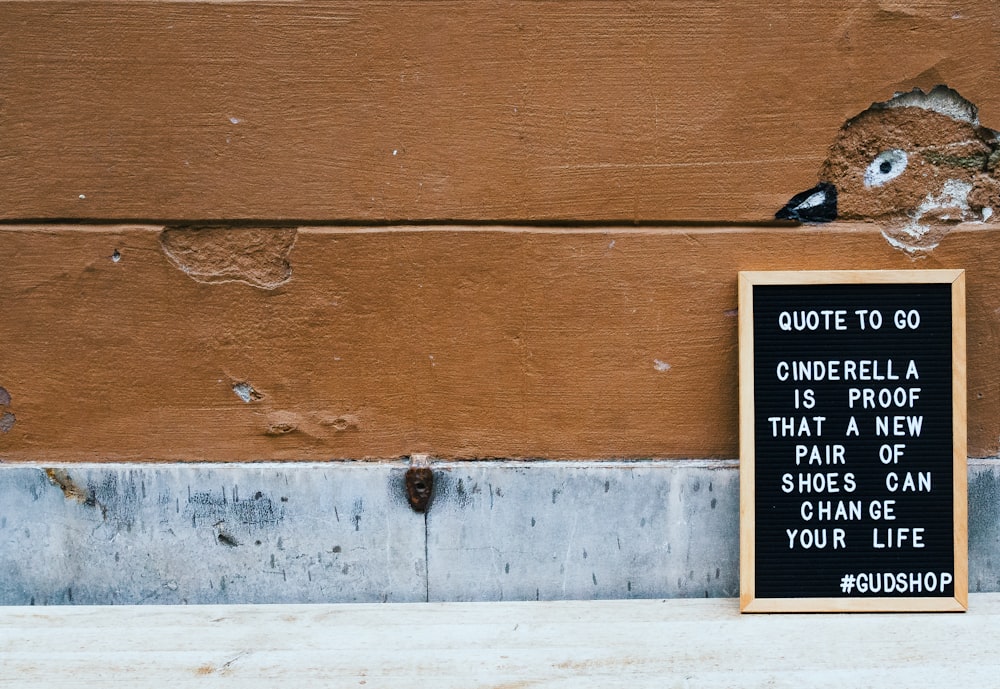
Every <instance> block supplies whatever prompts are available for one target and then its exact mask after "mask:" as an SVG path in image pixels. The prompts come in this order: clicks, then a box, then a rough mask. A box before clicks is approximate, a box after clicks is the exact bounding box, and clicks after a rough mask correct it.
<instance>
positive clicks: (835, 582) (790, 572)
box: [740, 271, 966, 612]
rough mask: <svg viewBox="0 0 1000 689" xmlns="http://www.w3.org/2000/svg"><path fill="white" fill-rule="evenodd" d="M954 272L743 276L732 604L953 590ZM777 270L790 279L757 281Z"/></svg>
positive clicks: (934, 595)
mask: <svg viewBox="0 0 1000 689" xmlns="http://www.w3.org/2000/svg"><path fill="white" fill-rule="evenodd" d="M928 274H933V275H928ZM942 274H943V275H942ZM775 275H783V276H785V277H784V278H776V277H775ZM765 276H769V277H765ZM962 276H963V274H962V273H961V272H960V271H893V272H891V273H888V274H887V273H885V272H879V273H874V272H873V273H868V272H846V271H845V272H824V273H783V274H767V273H764V274H761V273H743V274H741V304H740V307H741V335H740V341H741V503H742V505H741V548H742V550H743V552H742V553H741V567H742V568H743V571H742V572H741V588H742V589H743V590H742V592H741V602H742V604H743V608H744V610H746V611H751V612H752V611H756V610H760V611H765V610H768V611H780V610H830V609H858V610H873V609H878V610H882V609H940V606H939V605H937V604H932V605H930V607H928V608H925V607H923V604H922V603H921V602H920V600H919V599H938V600H942V599H943V600H945V601H950V602H954V601H955V600H956V598H958V599H960V600H962V601H964V599H965V592H964V587H965V574H964V571H965V568H966V563H965V561H964V558H963V556H962V555H961V553H960V548H959V547H958V546H957V544H961V547H962V548H964V544H965V533H964V518H965V510H964V492H963V493H962V496H963V497H962V498H960V499H959V501H958V502H960V503H961V505H957V504H956V499H955V496H956V495H958V494H959V491H958V490H957V489H956V485H957V483H956V479H958V482H959V483H961V490H962V491H964V485H965V480H964V479H965V476H964V473H963V472H964V460H965V457H964V452H965V450H964V448H965V442H964V435H965V433H964V424H965V419H964V376H963V380H962V381H960V382H961V385H960V386H959V387H960V394H961V396H962V399H961V400H960V402H961V405H960V406H961V410H962V411H960V413H959V416H961V417H962V418H961V419H957V418H956V413H955V410H956V404H955V401H956V399H955V396H956V392H955V390H956V386H955V385H954V383H955V380H954V373H953V371H954V367H953V363H954V358H955V354H956V351H955V349H956V345H955V343H956V342H960V344H961V349H962V351H961V352H960V353H959V354H960V355H961V360H962V362H963V366H962V367H961V369H962V371H963V372H964V321H963V327H961V328H959V329H960V330H961V331H962V333H961V334H962V335H963V336H962V337H960V338H956V337H955V336H956V334H958V333H956V328H955V325H954V319H953V316H954V313H953V299H954V297H955V289H954V284H953V283H954V282H955V280H956V279H958V280H959V281H961V278H962ZM932 278H933V279H937V281H928V280H929V279H932ZM773 279H785V280H787V281H789V282H790V283H791V284H755V282H756V281H762V282H769V281H770V280H773ZM887 279H891V280H890V281H886V280H887ZM837 280H839V281H842V282H839V283H838V282H831V281H837ZM864 280H875V281H877V282H875V283H874V284H872V283H870V282H864ZM906 280H911V281H909V282H907V281H906ZM913 280H916V281H913ZM942 280H943V281H942ZM816 281H818V282H816ZM744 292H746V293H744ZM961 296H962V314H963V315H964V291H963V292H962V295H961ZM747 306H750V308H746V307H747ZM747 312H752V316H751V318H752V320H749V319H748V321H747V322H745V321H743V318H744V317H745V316H748V313H747ZM748 326H749V331H750V332H752V336H751V335H750V333H749V332H747V330H748ZM748 345H749V352H747V351H746V350H747V349H748ZM748 354H749V356H748ZM745 357H746V358H745ZM750 358H752V362H751V361H748V359H750ZM751 381H752V389H751V388H750V386H749V383H750V382H751ZM956 420H958V421H960V424H957V423H956ZM959 426H961V429H960V430H959V431H958V433H957V434H956V428H957V427H959ZM751 429H752V433H751V432H750V431H751ZM956 435H959V436H961V437H960V438H956ZM956 440H958V441H959V442H958V443H956ZM959 446H960V447H961V462H958V461H956V458H957V453H956V448H957V447H959ZM957 464H961V467H962V468H961V469H959V470H957V469H956V465H957ZM958 473H961V474H962V475H961V476H957V474H958ZM748 503H749V504H748ZM959 507H960V508H961V510H960V511H961V521H962V523H963V525H962V526H960V527H959V529H958V530H960V531H961V533H958V534H957V533H956V524H958V523H959V521H960V520H959V519H958V518H957V517H956V514H957V512H956V508H959ZM957 553H958V555H957ZM957 560H961V562H959V561H957ZM790 599H791V600H790ZM914 599H918V600H914ZM945 607H947V606H945ZM961 607H962V608H964V605H962V606H961Z"/></svg>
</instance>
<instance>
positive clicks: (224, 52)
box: [0, 0, 1000, 223]
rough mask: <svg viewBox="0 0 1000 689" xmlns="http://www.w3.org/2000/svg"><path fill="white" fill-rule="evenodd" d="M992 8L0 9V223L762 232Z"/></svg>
mask: <svg viewBox="0 0 1000 689" xmlns="http://www.w3.org/2000/svg"><path fill="white" fill-rule="evenodd" d="M998 35H1000V14H998V13H997V12H996V3H995V0H969V1H967V2H963V3H960V4H958V5H956V4H954V3H941V2H938V1H936V0H934V1H931V0H913V1H905V2H904V1H902V0H862V1H860V2H852V3H839V2H819V1H818V0H816V1H812V2H799V1H795V0H780V1H777V2H775V1H770V2H747V1H745V0H725V1H724V2H714V3H699V2H686V1H685V2H679V1H668V2H620V1H619V0H606V1H597V2H589V1H588V2H569V1H566V2H546V3H537V2H523V1H509V0H508V1H502V2H491V3H483V2H464V1H463V2H425V1H424V0H419V1H410V2H405V1H404V2H338V1H333V2H295V3H269V2H256V1H251V0H243V1H238V2H203V3H175V2H117V1H114V2H113V1H110V0H100V1H98V0H84V1H71V2H47V1H36V2H10V1H7V0H3V1H0V74H2V75H3V79H2V83H0V142H2V155H0V179H2V180H4V184H3V198H2V202H0V218H10V219H26V218H48V219H52V218H97V219H123V218H128V219H151V218H157V219H172V220H177V219H206V218H211V219H233V218H250V219H258V218H268V219H274V218H290V219H300V220H310V221H320V222H328V221H332V220H348V221H357V220H363V221H383V220H426V219H430V220H454V219H464V220H477V221H478V220H486V221H496V220H503V221H514V222H518V221H525V220H528V221H535V220H552V219H559V220H570V221H575V220H598V221H609V220H611V221H620V220H625V221H631V220H645V221H664V220H666V221H702V220H704V221H712V222H716V223H719V222H723V223H725V222H747V221H751V222H758V221H766V220H769V219H770V218H771V217H772V216H773V213H774V211H775V210H776V209H777V208H778V207H780V206H781V205H782V204H783V203H784V202H785V200H786V199H787V197H788V195H789V193H791V192H794V191H798V190H800V189H804V188H807V187H808V186H811V185H812V184H813V183H814V182H815V179H816V174H817V172H818V169H819V166H820V163H821V161H822V160H823V158H824V157H825V154H826V149H827V147H828V146H829V144H830V142H831V141H832V140H833V138H834V135H835V134H836V132H837V130H838V128H839V127H840V125H841V124H842V123H843V122H844V120H846V119H847V118H848V117H851V116H853V115H855V114H857V113H858V112H860V111H861V110H863V109H865V108H866V107H868V105H869V104H871V103H872V102H874V101H883V100H886V99H887V98H889V97H891V96H892V94H893V92H894V91H899V90H909V89H910V88H912V87H914V86H920V87H923V88H925V89H929V88H930V87H932V86H934V85H936V84H939V83H944V84H947V85H949V86H951V87H952V88H955V89H958V91H959V92H961V93H962V95H963V96H965V97H966V98H968V99H970V100H971V101H973V102H974V103H976V104H977V105H979V106H980V108H981V110H982V112H981V115H982V120H983V121H984V122H986V123H987V124H988V123H991V122H992V123H1000V89H997V74H998V73H1000V38H998Z"/></svg>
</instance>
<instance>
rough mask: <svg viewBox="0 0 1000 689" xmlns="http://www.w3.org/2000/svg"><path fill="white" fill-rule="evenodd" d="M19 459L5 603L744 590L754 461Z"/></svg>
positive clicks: (974, 490)
mask: <svg viewBox="0 0 1000 689" xmlns="http://www.w3.org/2000/svg"><path fill="white" fill-rule="evenodd" d="M406 468H407V467H406V465H405V464H403V463H379V464H368V463H329V464H317V463H309V464H288V463H285V464H168V465H163V464H159V465H158V464H141V465H140V464H128V465H122V464H115V465H98V464H87V465H81V464H71V465H64V466H59V467H53V466H40V465H25V464H16V465H0V572H2V576H0V604H3V605H51V604H137V603H192V604H195V603H197V604H212V603H341V602H415V601H502V600H507V601H510V600H563V599H625V598H685V597H713V598H715V597H733V596H736V595H737V593H738V581H739V579H738V564H739V559H738V549H739V546H738V512H739V490H738V486H739V478H738V476H739V474H738V464H737V462H736V461H734V460H729V461H725V460H723V461H694V460H692V461H657V462H652V461H651V462H465V463H440V464H434V465H433V468H434V474H435V495H434V499H433V502H432V503H431V507H430V509H429V511H428V512H427V513H426V514H418V513H415V512H413V511H412V510H411V509H410V507H409V505H408V503H407V500H406V497H405V487H404V473H405V471H406ZM969 549H970V555H969V586H970V590H971V591H974V592H978V591H987V592H992V591H1000V567H998V565H1000V460H997V459H988V460H970V465H969Z"/></svg>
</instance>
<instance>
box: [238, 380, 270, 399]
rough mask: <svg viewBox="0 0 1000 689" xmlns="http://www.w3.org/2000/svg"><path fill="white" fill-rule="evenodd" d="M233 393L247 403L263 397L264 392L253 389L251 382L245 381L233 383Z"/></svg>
mask: <svg viewBox="0 0 1000 689" xmlns="http://www.w3.org/2000/svg"><path fill="white" fill-rule="evenodd" d="M233 393H234V394H235V395H236V396H237V397H239V398H240V399H241V400H243V401H244V402H246V403H247V404H249V403H250V402H254V401H256V400H259V399H261V398H262V397H263V395H262V394H260V393H259V392H257V391H256V390H254V389H253V386H252V385H250V383H247V382H245V381H244V382H241V383H235V384H233Z"/></svg>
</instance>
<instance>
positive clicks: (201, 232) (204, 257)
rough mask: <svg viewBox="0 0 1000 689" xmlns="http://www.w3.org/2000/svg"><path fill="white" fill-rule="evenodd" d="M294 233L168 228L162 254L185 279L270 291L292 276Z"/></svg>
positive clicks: (270, 229)
mask: <svg viewBox="0 0 1000 689" xmlns="http://www.w3.org/2000/svg"><path fill="white" fill-rule="evenodd" d="M297 235H298V230H296V229H294V228H293V229H289V228H277V227H168V228H166V229H164V230H163V232H161V233H160V247H161V248H162V249H163V253H164V255H165V256H166V257H167V258H168V259H169V260H170V262H171V263H173V264H174V265H175V266H176V267H177V268H179V269H180V270H181V271H183V272H184V273H185V274H186V275H188V277H190V278H191V279H192V280H196V281H197V282H204V283H209V284H215V283H223V282H242V283H245V284H247V285H251V286H253V287H258V288H260V289H274V288H276V287H279V286H280V285H283V284H284V283H286V282H288V281H289V280H290V279H291V277H292V266H291V263H290V262H289V260H288V255H289V253H290V252H291V250H292V247H293V246H294V244H295V239H296V237H297Z"/></svg>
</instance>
